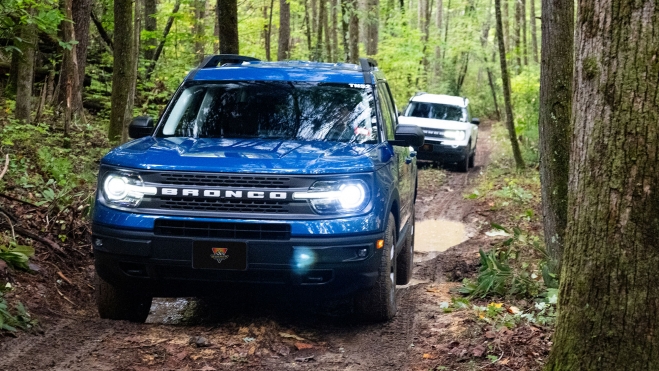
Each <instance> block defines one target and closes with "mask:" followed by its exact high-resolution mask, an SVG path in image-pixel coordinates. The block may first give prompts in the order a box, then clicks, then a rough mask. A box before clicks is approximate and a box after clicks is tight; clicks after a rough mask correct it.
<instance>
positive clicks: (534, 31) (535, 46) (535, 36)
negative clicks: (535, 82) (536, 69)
mask: <svg viewBox="0 0 659 371" xmlns="http://www.w3.org/2000/svg"><path fill="white" fill-rule="evenodd" d="M529 8H530V10H531V18H530V19H531V47H532V50H533V61H534V62H535V63H538V34H537V29H536V26H535V0H531V3H530V5H529Z"/></svg>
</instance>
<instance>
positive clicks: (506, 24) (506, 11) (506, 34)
mask: <svg viewBox="0 0 659 371" xmlns="http://www.w3.org/2000/svg"><path fill="white" fill-rule="evenodd" d="M501 1H503V43H504V45H505V46H506V53H508V52H510V50H511V47H512V44H513V43H512V42H510V6H509V2H510V0H501ZM513 1H515V0H513Z"/></svg>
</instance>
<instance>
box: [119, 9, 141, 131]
mask: <svg viewBox="0 0 659 371" xmlns="http://www.w3.org/2000/svg"><path fill="white" fill-rule="evenodd" d="M140 1H141V0H135V17H134V23H133V60H132V61H131V67H130V76H129V79H130V86H129V87H128V103H127V104H126V112H125V113H124V129H123V130H122V132H121V142H122V143H126V142H127V141H128V130H127V127H128V124H130V122H131V121H132V120H133V106H134V104H135V94H137V67H138V64H139V61H140V59H139V58H138V57H139V52H140V39H141V37H140V36H141V34H142V13H141V5H140Z"/></svg>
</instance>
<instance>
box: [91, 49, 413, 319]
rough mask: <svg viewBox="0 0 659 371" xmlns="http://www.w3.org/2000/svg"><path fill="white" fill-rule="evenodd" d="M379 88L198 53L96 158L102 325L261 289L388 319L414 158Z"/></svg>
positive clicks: (406, 275)
mask: <svg viewBox="0 0 659 371" xmlns="http://www.w3.org/2000/svg"><path fill="white" fill-rule="evenodd" d="M397 117H398V115H397V112H396V107H395V105H394V101H393V99H392V95H391V93H390V91H389V87H388V85H387V81H386V80H385V78H384V75H383V73H382V72H381V71H379V70H378V68H377V66H376V64H375V62H374V61H372V60H367V59H361V60H360V64H359V65H354V64H342V63H341V64H329V63H311V62H261V61H259V60H257V59H254V58H250V57H244V56H238V55H216V56H211V57H207V58H206V59H205V60H204V61H203V62H202V63H201V65H200V66H199V67H198V68H197V69H195V70H193V71H192V72H191V73H190V74H189V75H188V76H187V78H186V79H185V81H184V82H183V83H182V84H181V86H180V87H179V88H178V90H177V91H176V93H175V94H174V96H173V98H172V99H171V101H170V103H169V104H168V105H167V107H166V109H165V111H164V113H163V115H162V117H161V118H160V120H159V121H158V123H157V124H156V123H155V122H154V120H152V119H151V118H149V117H138V118H136V119H134V120H133V122H132V123H131V125H130V127H129V133H130V136H131V138H134V139H136V140H133V141H131V142H129V143H126V144H124V145H122V146H119V147H117V148H115V149H113V150H112V151H111V152H110V153H108V154H107V155H106V156H105V157H104V158H103V159H102V160H101V167H100V171H99V175H98V191H97V194H96V204H95V207H94V213H93V230H92V235H93V238H92V244H93V248H94V257H95V265H96V272H97V279H96V284H97V290H96V292H97V295H96V303H97V306H98V311H99V314H100V316H101V317H103V318H110V319H125V320H131V321H137V322H140V321H142V322H143V321H144V320H146V317H147V316H148V313H149V307H150V305H151V300H152V298H153V297H154V296H174V297H176V296H199V297H204V296H212V295H219V294H220V293H222V292H223V290H224V288H225V287H242V285H246V287H253V285H260V286H264V285H271V287H282V288H284V290H286V292H290V293H293V292H299V293H301V294H302V295H307V296H309V297H313V296H320V297H322V298H328V297H351V298H354V308H355V312H356V313H358V314H360V315H361V316H363V317H364V318H365V319H367V320H379V321H382V320H388V319H390V318H392V317H393V316H394V315H395V313H396V284H405V283H407V282H408V281H409V280H410V278H411V275H412V265H413V262H412V259H413V250H414V200H415V196H416V178H417V176H416V174H417V169H416V158H415V156H416V152H415V151H416V149H417V148H419V147H420V146H422V145H423V141H424V136H423V132H422V131H421V129H419V128H418V127H417V126H415V125H402V124H397Z"/></svg>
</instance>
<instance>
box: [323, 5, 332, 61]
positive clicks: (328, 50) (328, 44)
mask: <svg viewBox="0 0 659 371" xmlns="http://www.w3.org/2000/svg"><path fill="white" fill-rule="evenodd" d="M331 6H332V3H331V2H328V3H327V4H326V5H324V7H325V16H324V17H323V29H324V30H325V58H324V59H323V61H325V62H331V61H332V36H331V34H330V28H329V18H330V16H331V13H330V11H331V9H328V7H331Z"/></svg>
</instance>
